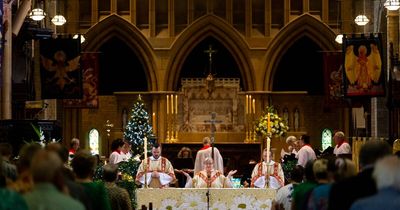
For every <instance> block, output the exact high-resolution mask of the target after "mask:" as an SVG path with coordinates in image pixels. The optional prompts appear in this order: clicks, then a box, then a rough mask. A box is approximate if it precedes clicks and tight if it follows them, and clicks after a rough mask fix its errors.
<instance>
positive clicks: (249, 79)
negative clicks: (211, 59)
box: [165, 15, 255, 90]
mask: <svg viewBox="0 0 400 210" xmlns="http://www.w3.org/2000/svg"><path fill="white" fill-rule="evenodd" d="M207 37H213V38H215V39H216V40H218V41H219V42H220V43H221V44H223V45H224V46H225V48H226V49H227V50H228V51H229V52H230V53H231V54H232V56H233V58H234V59H235V61H236V62H237V64H238V66H239V70H240V73H241V76H242V80H243V87H244V89H245V90H254V88H255V84H254V82H253V81H254V80H255V79H254V78H255V75H254V70H253V66H252V64H251V62H250V58H249V56H248V54H249V53H248V51H249V46H248V45H247V44H246V42H245V40H243V37H242V36H241V35H240V33H239V32H238V31H236V29H234V28H233V26H231V25H229V24H228V23H227V22H226V21H225V20H223V19H221V18H219V17H217V16H215V15H207V16H204V17H202V18H199V19H198V20H196V21H195V22H194V23H193V24H192V25H191V26H189V27H188V28H187V29H185V31H183V32H182V34H181V35H180V37H179V38H178V39H177V40H176V41H175V42H174V43H173V46H172V48H171V55H173V56H172V57H171V59H170V60H171V61H170V63H169V64H168V67H167V75H166V83H165V84H166V90H172V89H174V88H175V87H177V84H178V82H179V81H178V79H179V75H180V71H181V68H182V66H183V63H184V61H185V59H186V57H187V56H188V52H191V51H192V50H193V48H194V47H195V46H197V45H198V44H199V43H200V42H201V41H202V40H204V39H205V38H207Z"/></svg>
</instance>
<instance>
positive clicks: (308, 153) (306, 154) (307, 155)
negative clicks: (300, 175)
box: [296, 135, 317, 168]
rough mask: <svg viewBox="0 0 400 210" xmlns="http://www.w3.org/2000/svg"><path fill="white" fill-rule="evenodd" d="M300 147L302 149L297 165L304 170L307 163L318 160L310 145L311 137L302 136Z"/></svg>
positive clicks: (298, 155) (298, 154) (297, 156)
mask: <svg viewBox="0 0 400 210" xmlns="http://www.w3.org/2000/svg"><path fill="white" fill-rule="evenodd" d="M300 146H301V148H300V150H299V152H298V153H297V155H296V158H297V165H301V166H303V168H305V167H306V164H307V162H308V161H313V160H315V159H317V156H316V155H315V152H314V149H313V148H312V147H311V145H310V136H308V135H302V136H301V137H300Z"/></svg>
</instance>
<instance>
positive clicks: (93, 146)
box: [89, 128, 99, 155]
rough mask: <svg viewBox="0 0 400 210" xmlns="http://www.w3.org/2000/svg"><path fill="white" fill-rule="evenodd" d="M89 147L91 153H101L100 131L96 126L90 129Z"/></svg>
mask: <svg viewBox="0 0 400 210" xmlns="http://www.w3.org/2000/svg"><path fill="white" fill-rule="evenodd" d="M89 147H90V153H92V154H93V155H98V154H99V131H98V130H97V129H96V128H93V129H92V130H90V131H89Z"/></svg>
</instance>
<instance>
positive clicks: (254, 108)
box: [252, 99, 256, 114]
mask: <svg viewBox="0 0 400 210" xmlns="http://www.w3.org/2000/svg"><path fill="white" fill-rule="evenodd" d="M252 113H253V114H255V113H256V99H253V112H252Z"/></svg>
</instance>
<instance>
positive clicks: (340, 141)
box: [333, 131, 351, 156]
mask: <svg viewBox="0 0 400 210" xmlns="http://www.w3.org/2000/svg"><path fill="white" fill-rule="evenodd" d="M333 140H334V141H335V143H336V146H335V149H333V154H335V155H336V156H339V155H343V154H351V147H350V144H349V143H347V142H346V140H345V136H344V133H343V132H342V131H337V132H336V133H335V135H334V136H333Z"/></svg>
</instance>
